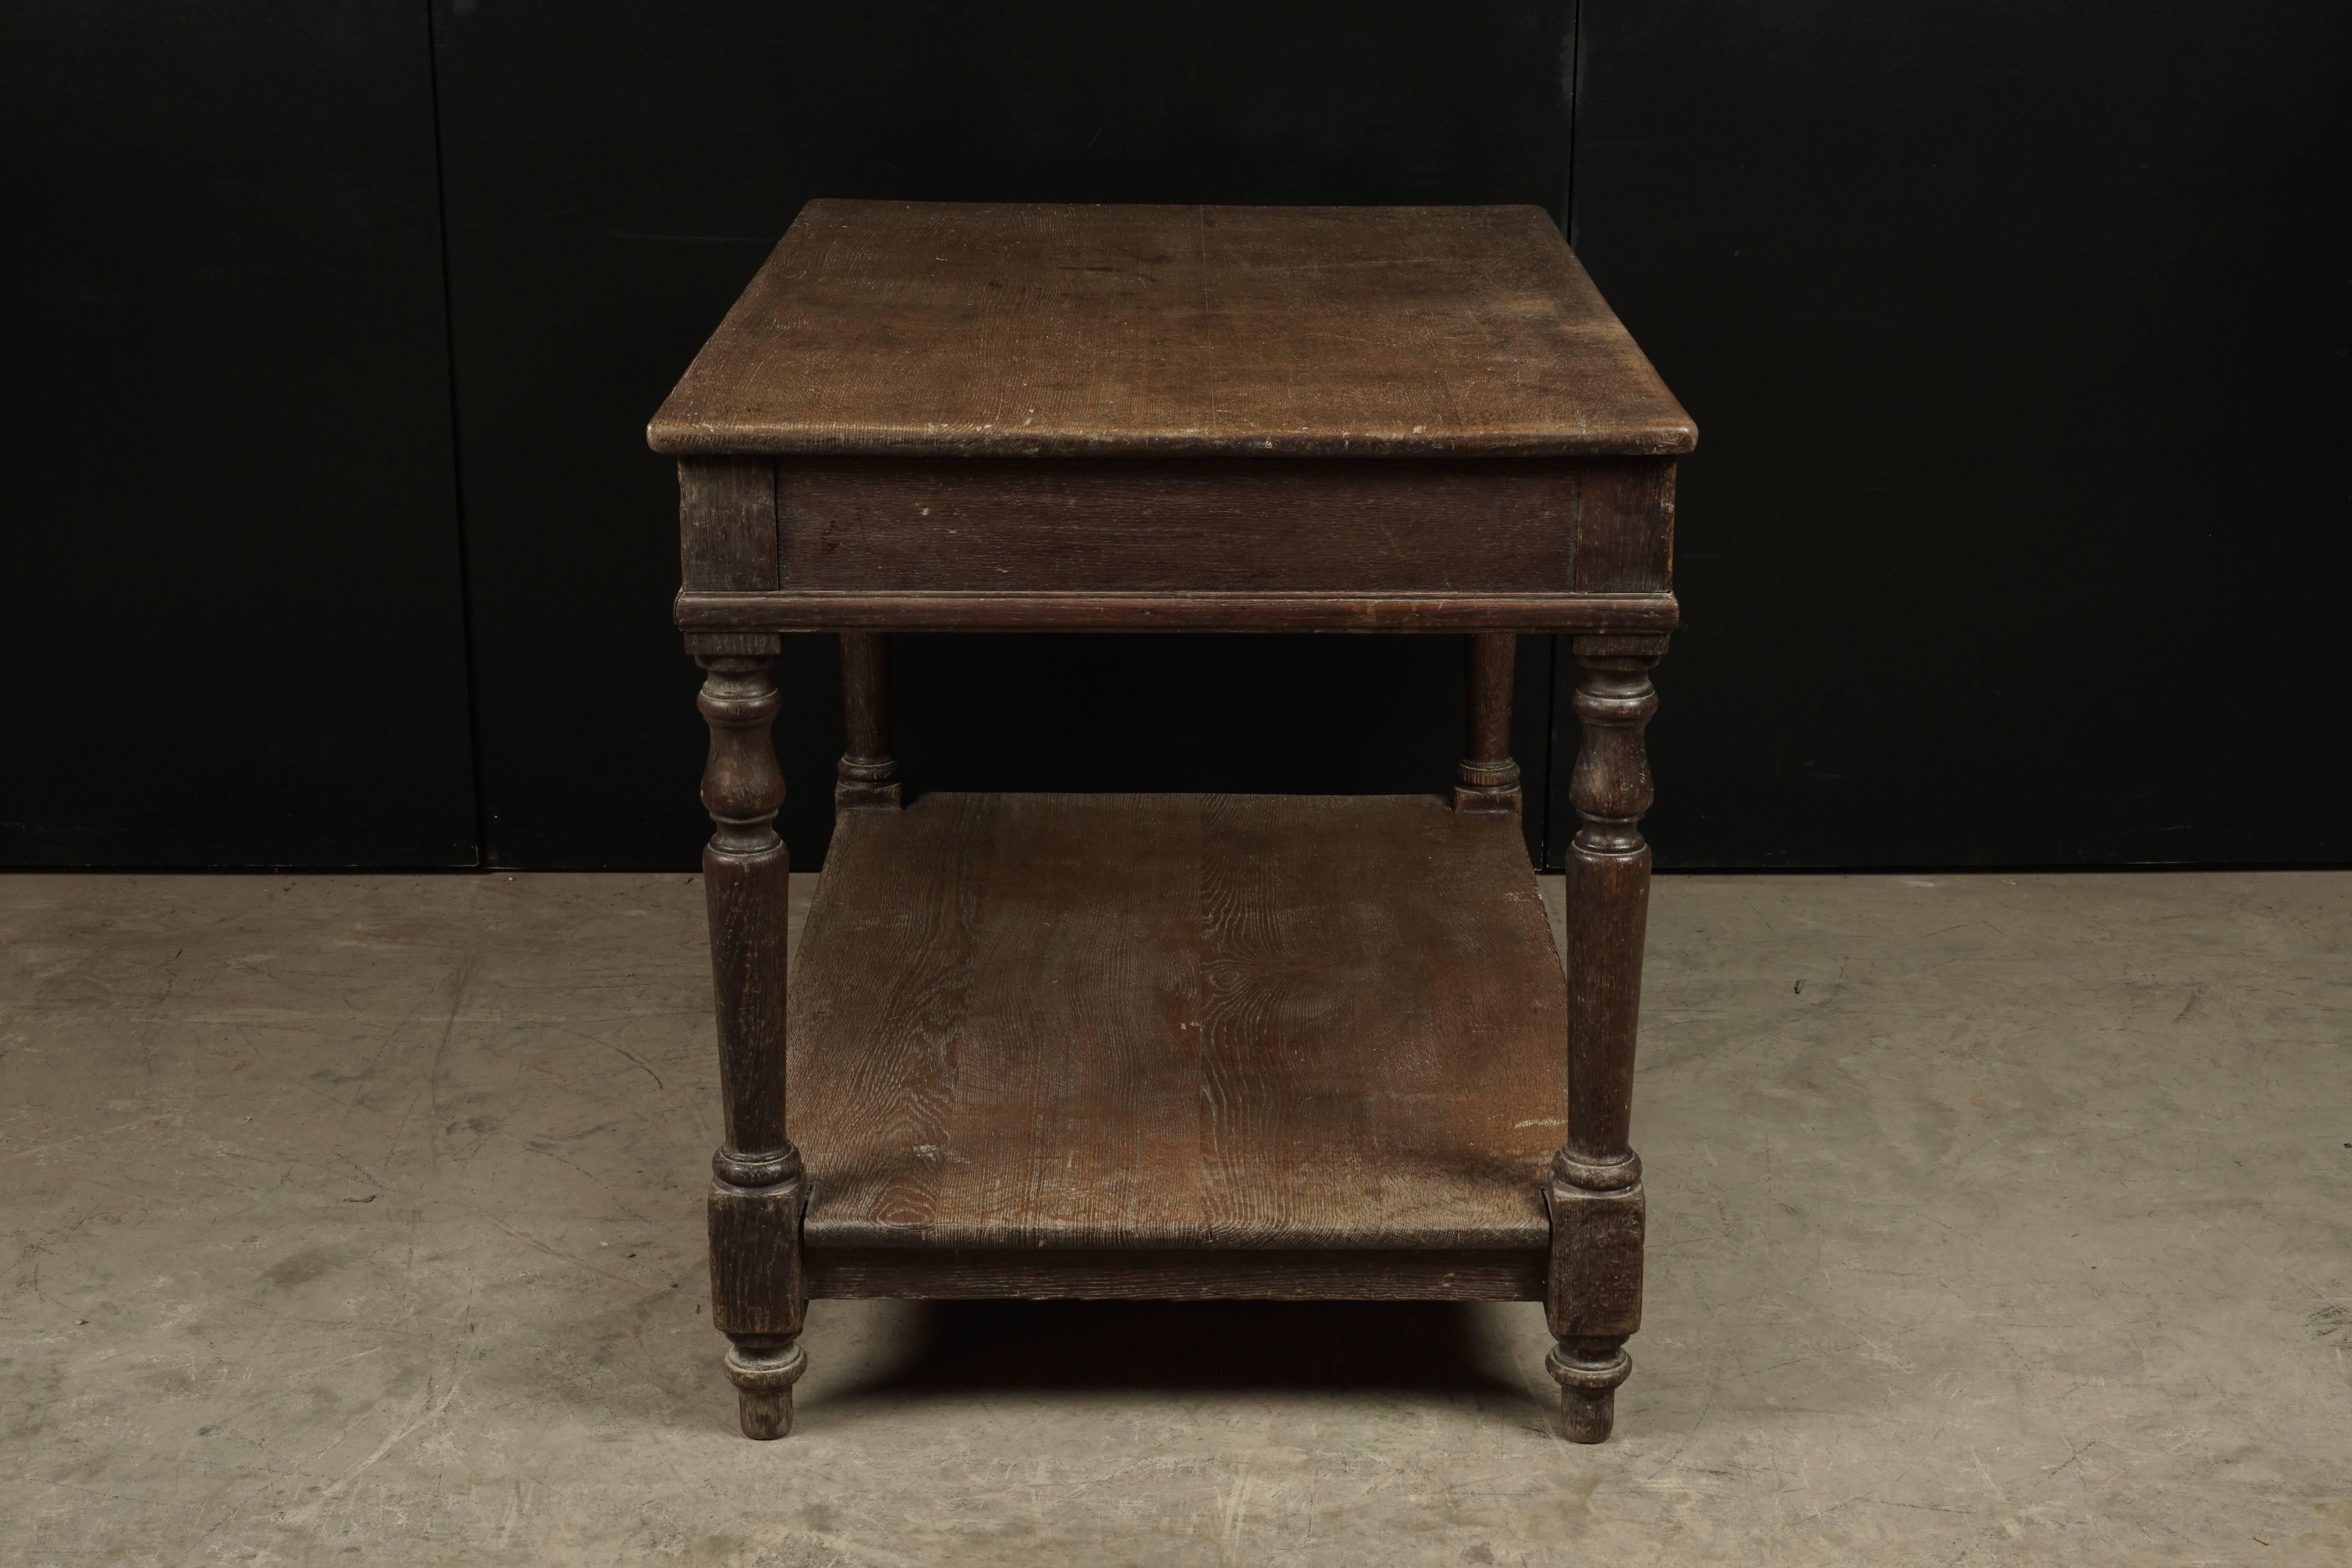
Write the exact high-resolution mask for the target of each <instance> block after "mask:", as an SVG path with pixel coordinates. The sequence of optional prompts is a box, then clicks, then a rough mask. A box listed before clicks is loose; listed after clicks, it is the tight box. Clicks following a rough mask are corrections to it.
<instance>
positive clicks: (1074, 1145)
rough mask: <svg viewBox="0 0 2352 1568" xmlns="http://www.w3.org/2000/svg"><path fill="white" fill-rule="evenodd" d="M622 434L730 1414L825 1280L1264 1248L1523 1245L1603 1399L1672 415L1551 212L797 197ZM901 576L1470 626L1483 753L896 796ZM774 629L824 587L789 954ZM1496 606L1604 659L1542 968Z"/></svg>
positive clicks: (1200, 1261)
mask: <svg viewBox="0 0 2352 1568" xmlns="http://www.w3.org/2000/svg"><path fill="white" fill-rule="evenodd" d="M650 439H651V441H652V445H653V447H654V448H655V450H656V451H659V452H662V453H666V454H668V455H671V456H674V457H675V458H677V465H678V485H679V490H680V496H681V504H680V512H679V526H680V537H681V542H682V554H683V563H684V578H685V585H684V588H683V590H682V591H681V592H680V593H679V595H678V596H677V606H676V610H677V624H678V626H680V627H681V628H682V629H683V631H684V633H685V636H686V644H687V648H688V652H689V653H690V654H692V655H693V656H694V657H695V658H697V659H698V661H699V662H700V664H701V666H702V668H703V669H704V670H705V671H706V672H707V678H706V679H705V682H704V685H703V689H702V694H701V699H700V707H701V710H702V712H703V714H704V716H705V717H706V719H707V720H708V721H709V728H710V754H709V765H708V768H707V770H706V771H705V773H704V774H703V780H702V799H703V802H704V804H705V805H706V806H707V807H708V808H709V813H710V816H711V817H712V819H713V821H714V822H715V823H716V825H717V831H716V833H715V835H714V837H712V839H711V841H710V847H709V850H708V851H707V852H706V853H705V855H704V857H703V870H704V875H705V879H706V882H707V888H708V897H709V917H710V950H711V963H712V971H713V974H714V977H715V980H716V991H717V1013H718V1026H719V1068H720V1082H721V1086H722V1093H723V1094H724V1096H725V1100H726V1142H725V1144H724V1146H723V1147H722V1148H720V1149H719V1152H718V1154H717V1155H716V1157H715V1159H714V1161H713V1170H714V1180H713V1183H712V1185H711V1190H710V1198H709V1224H710V1261H711V1316H712V1321H713V1322H714V1324H715V1326H716V1327H718V1328H719V1330H720V1331H723V1332H724V1333H725V1334H726V1335H727V1336H728V1338H729V1339H730V1341H731V1342H732V1347H731V1349H730V1352H729V1353H728V1355H727V1358H726V1362H725V1365H726V1370H727V1374H728V1376H729V1377H730V1379H731V1380H732V1381H733V1383H734V1384H735V1386H736V1388H737V1390H738V1391H739V1395H740V1411H741V1423H742V1429H743V1431H744V1433H745V1434H746V1435H747V1436H753V1437H778V1436H783V1435H784V1434H785V1433H786V1432H788V1431H789V1430H790V1429H791V1426H792V1421H793V1406H792V1389H793V1383H794V1382H795V1381H796V1380H797V1379H798V1378H799V1376H800V1375H801V1373H802V1371H803V1368H804V1366H805V1365H806V1363H807V1358H806V1356H805V1354H804V1352H803V1350H802V1348H801V1346H800V1335H801V1330H802V1324H803V1312H804V1310H805V1305H806V1302H807V1301H808V1300H809V1299H811V1298H824V1297H919V1298H948V1297H1014V1298H1024V1299H1029V1298H1055V1297H1061V1298H1146V1299H1156V1300H1171V1299H1173V1300H1206V1299H1213V1298H1244V1297H1245V1298H1262V1299H1263V1298H1275V1299H1284V1300H1301V1299H1312V1300H1362V1299H1415V1300H1425V1299H1434V1300H1541V1301H1543V1302H1544V1303H1545V1307H1546V1310H1547V1312H1548V1314H1549V1324H1550V1329H1551V1332H1552V1334H1553V1336H1554V1338H1555V1339H1556V1340H1557V1342H1558V1344H1557V1346H1556V1348H1555V1349H1554V1350H1553V1352H1552V1353H1551V1355H1550V1357H1549V1368H1550V1371H1551V1373H1552V1375H1553V1376H1554V1377H1555V1378H1557V1379H1558V1380H1559V1385H1560V1390H1561V1411H1562V1415H1563V1420H1564V1425H1565V1427H1566V1431H1567V1435H1568V1436H1570V1437H1573V1438H1575V1439H1577V1440H1579V1441H1582V1442H1599V1441H1601V1439H1603V1438H1604V1437H1606V1436H1608V1433H1609V1429H1610V1426H1611V1422H1612V1418H1613V1413H1614V1391H1615V1390H1616V1388H1617V1386H1618V1385H1619V1384H1621V1383H1622V1382H1623V1381H1624V1379H1625V1376H1626V1374H1627V1373H1628V1371H1629V1370H1630V1368H1631V1366H1632V1363H1631V1360H1630V1359H1629V1358H1628V1356H1627V1355H1626V1353H1625V1349H1624V1345H1625V1341H1626V1338H1627V1337H1628V1336H1629V1335H1631V1334H1632V1333H1633V1331H1634V1330H1635V1328H1636V1327H1637V1326H1638V1325H1639V1322H1640V1318H1641V1279H1642V1244H1643V1195H1642V1185H1641V1165H1640V1163H1639V1161H1638V1160H1637V1159H1636V1158H1635V1157H1634V1155H1633V1151H1632V1150H1631V1148H1629V1147H1628V1145H1627V1141H1626V1136H1627V1121H1628V1114H1629V1109H1630V1099H1631V1091H1632V1086H1633V1037H1634V1017H1635V1011H1636V1006H1637V1003H1638V999H1639V994H1640V987H1641V971H1642V940H1643V925H1644V921H1645V918H1646V910H1647V902H1648V896H1649V879H1650V852H1649V849H1648V847H1646V846H1645V845H1644V843H1643V839H1642V836H1641V834H1640V832H1639V831H1638V827H1637V824H1638V823H1639V820H1640V818H1641V816H1642V815H1643V811H1644V810H1646V809H1647V807H1648V805H1649V804H1650V798H1651V791H1650V776H1649V769H1648V765H1647V763H1646V761H1645V759H1644V752H1643V725H1644V724H1645V723H1646V722H1647V721H1648V720H1649V718H1650V715H1651V713H1652V712H1653V711H1654V709H1655V707H1656V699H1655V697H1654V695H1653V693H1652V690H1651V687H1650V680H1649V671H1650V668H1651V666H1652V665H1654V663H1655V662H1656V661H1657V659H1658V658H1659V656H1660V655H1661V654H1662V653H1664V649H1665V644H1666V634H1667V633H1668V631H1669V630H1670V629H1671V628H1672V627H1673V626H1674V625H1675V599H1674V596H1673V595H1672V593H1671V591H1670V588H1671V564H1672V535H1673V520H1674V480H1675V457H1676V455H1677V454H1680V453H1683V452H1686V451H1688V450H1690V449H1691V447H1692V445H1693V443H1694V442H1695V440H1696V429H1695V428H1694V426H1692V424H1691V421H1690V419H1689V418H1688V416H1685V414H1684V413H1683V411H1682V409H1681V407H1680V406H1679V405H1676V403H1675V400H1674V398H1673V396H1672V395H1670V394H1669V393H1668V392H1667V391H1666V389H1665V387H1664V384H1661V383H1660V381H1659V379H1658V377H1657V375H1656V374H1655V373H1654V371H1653V370H1652V369H1651V368H1650V365H1649V363H1648V362H1647V361H1645V360H1644V359H1643V357H1642V354H1641V352H1640V350H1638V349H1637V348H1635V346H1634V345H1633V340H1632V339H1631V338H1630V337H1628V336H1627V334H1626V332H1625V330H1624V329H1623V328H1622V326H1621V325H1620V324H1619V323H1618V321H1617V320H1616V318H1615V317H1614V316H1613V315H1612V314H1611V312H1610V310H1609V308H1608V306H1607V305H1606V304H1605V303H1603V301H1602V300H1601V297H1600V295H1599V294H1598V293H1597V292H1596V291H1595V290H1594V289H1593V287H1592V284H1591V280H1590V279H1588V278H1587V277H1586V276H1585V273H1584V271H1583V269H1582V268H1581V267H1580V266H1579V265H1578V263H1577V261H1576V259H1575V258H1574V257H1573V256H1571V255H1570V252H1569V250H1568V248H1567V247H1566V246H1565V245H1563V244H1562V243H1561V241H1560V237H1559V232H1558V231H1557V230H1556V229H1555V228H1553V226H1551V224H1550V222H1549V219H1548V218H1547V217H1546V216H1545V215H1544V214H1543V213H1542V212H1541V211H1540V210H1538V209H1537V208H1534V207H1417V208H1408V207H1360V208H1357V207H1323V208H1272V207H1174V206H1037V205H943V204H919V203H889V202H852V201H819V202H813V203H811V204H810V205H808V206H807V207H805V208H804V209H803V211H802V213H801V215H800V216H799V218H798V219H797V220H796V221H795V222H794V223H793V226H792V228H791V230H790V231H789V232H788V233H787V234H786V235H785V236H784V237H783V239H782V243H781V244H779V245H778V246H777V247H776V249H775V251H774V253H773V254H772V256H771V257H770V258H769V259H768V261H767V263H766V265H765V266H764V267H762V268H761V271H760V273H759V275H758V276H757V277H756V278H755V279H752V281H751V286H750V288H749V289H747V290H746V291H745V293H744V294H743V296H742V298H741V299H740V300H739V301H738V302H737V303H736V305H735V307H734V309H733V310H731V311H730V313H729V314H728V316H727V318H726V321H724V322H723V323H722V324H721V325H720V326H719V330H718V332H717V333H716V335H714V336H713V337H712V338H711V340H710V342H709V344H708V345H707V346H706V347H705V348H704V349H703V351H702V353H700V354H699V355H698V357H697V358H696V360H695V361H694V363H693V365H692V367H691V368H690V369H689V370H688V372H687V374H686V377H685V379H684V380H683V381H682V382H680V383H679V384H678V386H677V390H676V391H675V392H674V393H673V394H672V395H670V397H669V399H668V401H667V403H665V404H664V405H663V406H662V409H661V411H660V413H659V414H658V415H657V416H656V417H655V419H654V421H653V424H652V426H651V431H650ZM898 628H905V629H929V630H940V629H974V628H985V629H994V630H1005V631H1012V630H1020V631H1064V630H1155V631H1158V630H1176V631H1201V632H1247V631H1276V630H1283V631H1288V630H1310V631H1326V632H1376V631H1377V632H1426V633H1453V634H1460V635H1464V636H1465V637H1466V641H1467V661H1466V662H1467V668H1468V696H1469V704H1468V706H1469V724H1468V736H1467V742H1466V745H1465V752H1466V756H1465V760H1464V761H1463V762H1462V763H1461V764H1460V767H1459V768H1458V770H1457V772H1456V779H1455V784H1454V790H1453V793H1452V795H1451V797H1450V798H1444V797H1440V796H1437V795H1430V796H1427V797H1422V796H1328V795H1326V796H1300V795H969V794H965V795H959V794H929V795H921V796H919V797H904V796H902V792H901V785H900V782H899V780H898V776H897V769H896V765H895V764H894V763H893V762H892V761H891V758H890V755H889V752H888V745H887V738H886V732H885V685H886V682H885V654H886V649H885V647H884V641H883V639H884V637H885V635H886V634H887V632H888V631H890V630H892V629H898ZM801 631H823V632H827V633H832V634H835V635H838V636H839V637H840V638H841V645H842V654H843V664H844V672H845V681H844V687H845V706H846V714H847V733H848V754H847V755H846V756H845V757H844V758H843V759H842V762H841V764H840V769H839V774H838V779H837V782H836V785H835V800H836V804H837V806H838V816H837V818H836V826H835V834H834V838H833V846H832V849H831V851H830V854H829V858H828V859H827V862H826V865H825V868H824V876H823V877H822V878H821V879H820V881H819V885H818V889H817V894H816V899H815V902H814V905H813V906H812V908H811V910H810V911H809V915H808V921H807V926H806V929H805V932H804V934H803V940H802V944H801V947H800V951H799V953H798V956H797V959H796V962H795V963H794V964H793V975H792V980H793V984H792V989H791V992H790V994H789V1000H787V992H786V987H785V943H784V934H785V874H786V859H785V852H784V847H783V845H782V842H781V841H780V840H779V838H778V837H777V836H776V833H775V831H774V827H773V821H774V818H775V816H776V813H777V810H778V808H779V806H780V805H782V801H783V795H784V783H783V778H782V773H781V772H780V771H779V769H778V767H777V763H776V759H775V753H774V750H773V747H772V740H771V733H770V731H771V727H772V721H773V719H774V716H775V713H776V710H777V706H778V697H777V692H776V689H775V688H774V686H773V684H772V681H771V679H770V667H771V661H772V658H774V656H775V655H776V653H777V652H778V650H779V646H780V645H779V642H778V639H779V637H781V636H782V635H783V634H785V633H788V632H801ZM1522 632H1534V633H1563V634H1567V635H1569V636H1570V637H1572V638H1573V646H1574V650H1575V656H1576V659H1577V662H1578V665H1579V667H1580V670H1581V674H1580V679H1579V681H1578V684H1577V687H1576V691H1575V697H1574V702H1575V708H1576V712H1577V715H1578V718H1579V720H1580V722H1581V725H1582V742H1581V746H1580V750H1579V752H1578V754H1577V760H1576V766H1575V773H1574V775H1573V780H1572V784H1571V788H1570V796H1571V798H1572V800H1573V801H1574V804H1575V806H1576V810H1577V812H1578V814H1579V816H1580V817H1581V818H1582V826H1581V827H1580V830H1579V832H1578V833H1577V835H1576V838H1575V841H1574V844H1573V845H1572V846H1571V847H1570V849H1569V851H1568V900H1569V910H1568V952H1567V954H1566V961H1567V962H1566V968H1565V973H1564V974H1563V971H1562V966H1561V963H1560V955H1559V954H1558V953H1556V952H1554V950H1553V947H1552V942H1551V939H1550V934H1549V930H1548V928H1547V926H1546V923H1545V920H1544V916H1543V912H1542V910H1541V907H1540V905H1539V904H1538V900H1537V895H1536V886H1535V880H1534V877H1533V874H1532V872H1531V870H1530V868H1529V866H1528V858H1527V853H1526V850H1525V847H1524V845H1523V842H1522V838H1521V835H1520V830H1519V826H1518V822H1517V816H1516V814H1517V812H1518V810H1519V805H1520V798H1519V783H1518V778H1519V773H1518V768H1517V765H1516V764H1515V763H1513V762H1512V761H1511V759H1510V756H1509V747H1508V743H1507V736H1508V728H1509V716H1510V711H1511V671H1512V662H1513V660H1512V649H1513V638H1514V637H1515V636H1516V635H1517V634H1518V633H1522ZM788 1084H789V1086H790V1092H789V1095H788V1094H787V1085H788Z"/></svg>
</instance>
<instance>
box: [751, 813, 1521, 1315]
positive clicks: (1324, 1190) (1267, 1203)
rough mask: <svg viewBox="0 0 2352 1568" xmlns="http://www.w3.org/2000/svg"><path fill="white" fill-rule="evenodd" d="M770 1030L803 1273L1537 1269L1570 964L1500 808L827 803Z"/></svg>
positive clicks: (1199, 1282) (1127, 1287)
mask: <svg viewBox="0 0 2352 1568" xmlns="http://www.w3.org/2000/svg"><path fill="white" fill-rule="evenodd" d="M787 1038H788V1040H789V1042H790V1047H789V1048H790V1057H789V1067H788V1075H789V1085H790V1087H789V1091H788V1107H789V1122H790V1131H791V1133H792V1136H793V1141H794V1142H797V1143H798V1144H799V1145H800V1147H801V1150H802V1152H803V1156H804V1158H805V1159H806V1161H807V1163H808V1168H809V1173H810V1196H809V1202H808V1208H807V1212H806V1215H805V1218H804V1221H803V1232H802V1235H803V1253H804V1257H805V1258H806V1266H807V1268H808V1287H809V1293H810V1294H811V1295H813V1296H819V1297H824V1296H941V1297H946V1296H1009V1297H1052V1296H1063V1297H1149V1298H1160V1299H1186V1298H1195V1299H1198V1298H1209V1297H1259V1298H1276V1299H1280V1298H1334V1297H1352V1298H1368V1299H1378V1298H1381V1297H1395V1298H1412V1299H1454V1300H1522V1299H1527V1298H1529V1297H1533V1296H1540V1295H1541V1293H1542V1285H1543V1272H1544V1266H1545V1258H1546V1257H1547V1254H1548V1249H1549V1239H1550V1227H1549V1221H1548V1218H1547V1216H1546V1215H1545V1213H1544V1210H1543V1206H1542V1201H1541V1198H1540V1195H1539V1193H1540V1184H1541V1181H1542V1177H1543V1173H1544V1170H1545V1167H1546V1164H1547V1163H1548V1161H1549V1158H1550V1155H1551V1152H1552V1151H1553V1150H1554V1149H1556V1148H1557V1147H1559V1142H1560V1139H1561V1135H1562V1129H1563V1127H1564V1124H1565V1119H1566V1117H1567V1086H1566V1041H1567V994H1566V985H1565V982H1564V980H1563V977H1562V974H1561V972H1560V967H1559V958H1558V956H1557V954H1556V952H1555V951H1554V949H1553V947H1552V942H1551V937H1550V933H1549V929H1548V927H1547V925H1546V923H1545V920H1544V915H1543V910H1542V907H1541V905H1540V903H1539V902H1538V899H1537V895H1536V886H1535V878H1534V874H1533V872H1532V870H1531V869H1530V868H1529V866H1528V859H1527V854H1526V850H1525V848H1524V847H1523V841H1522V839H1521V837H1520V834H1519V828H1518V823H1517V819H1516V818H1513V817H1511V816H1501V815H1475V814H1456V813H1454V812H1453V811H1452V810H1450V809H1448V808H1447V807H1446V806H1445V805H1444V804H1443V803H1441V802H1439V801H1437V800H1435V799H1433V798H1426V797H1422V796H1300V795H929V796H926V797H923V798H921V799H919V800H918V801H916V802H914V803H913V804H912V805H909V806H908V807H907V808H906V809H905V810H903V811H887V810H876V811H855V812H850V813H847V814H845V816H843V817H842V819H841V822H840V826H839V827H838V829H837V830H836V832H835V837H834V843H833V847H832V850H831V854H830V857H829V858H828V861H827V865H826V868H825V871H824V877H823V878H822V879H820V882H819V886H818V891H817V897H816V900H815V902H814V905H813V906H812V908H811V910H810V912H809V917H808V924H807V927H806V929H805V931H804V932H803V937H802V942H801V947H800V950H799V953H798V956H797V958H796V961H795V963H794V966H793V975H792V984H791V988H790V1006H789V1016H788V1022H787Z"/></svg>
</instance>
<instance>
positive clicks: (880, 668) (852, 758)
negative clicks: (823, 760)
mask: <svg viewBox="0 0 2352 1568" xmlns="http://www.w3.org/2000/svg"><path fill="white" fill-rule="evenodd" d="M889 655H890V649H889V644H888V642H887V639H886V638H885V637H883V636H882V634H880V633H878V632H844V633H842V634H841V718H842V736H843V740H844V748H845V749H844V750H843V752H842V754H841V761H840V762H839V763H836V764H835V767H834V784H833V805H834V809H835V811H862V810H865V809H867V808H869V807H877V808H881V809H884V810H891V809H895V808H896V807H897V806H898V796H899V789H898V759H897V758H896V757H893V756H892V755H891V754H890V679H889V675H890V662H889Z"/></svg>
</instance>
